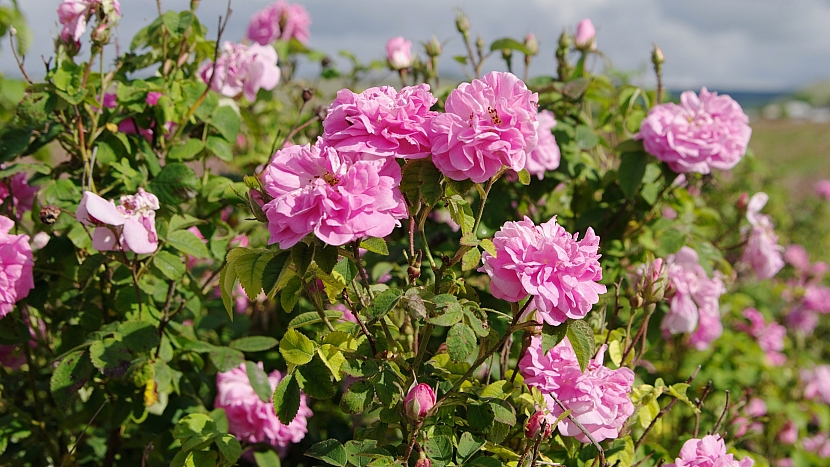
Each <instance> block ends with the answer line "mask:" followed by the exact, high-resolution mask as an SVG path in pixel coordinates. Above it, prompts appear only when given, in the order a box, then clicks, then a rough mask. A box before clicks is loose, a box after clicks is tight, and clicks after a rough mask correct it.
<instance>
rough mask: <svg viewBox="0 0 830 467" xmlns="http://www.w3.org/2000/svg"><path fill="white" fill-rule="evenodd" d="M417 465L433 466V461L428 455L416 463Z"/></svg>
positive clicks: (418, 466)
mask: <svg viewBox="0 0 830 467" xmlns="http://www.w3.org/2000/svg"><path fill="white" fill-rule="evenodd" d="M415 467H432V461H431V460H429V458H427V457H422V458H420V459H418V462H416V463H415Z"/></svg>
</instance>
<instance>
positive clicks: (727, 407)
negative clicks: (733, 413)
mask: <svg viewBox="0 0 830 467" xmlns="http://www.w3.org/2000/svg"><path fill="white" fill-rule="evenodd" d="M728 410H729V390H728V389H727V390H726V402H724V404H723V412H721V413H720V417H718V422H717V423H715V427H714V428H712V433H717V432H718V428H720V424H721V422H723V418H724V417H725V416H726V412H727V411H728Z"/></svg>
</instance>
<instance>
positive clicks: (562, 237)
mask: <svg viewBox="0 0 830 467" xmlns="http://www.w3.org/2000/svg"><path fill="white" fill-rule="evenodd" d="M578 236H579V234H573V235H571V234H570V233H568V232H566V231H565V229H564V228H563V227H562V226H561V225H559V224H557V223H556V217H555V216H554V217H553V218H551V219H550V220H549V221H548V222H545V223H544V224H541V225H538V226H537V225H535V224H534V223H533V221H532V220H530V218H528V217H525V218H524V220H521V221H518V222H506V223H505V224H504V225H503V226H502V228H501V229H499V231H498V232H496V235H495V237H494V238H493V245H494V246H495V248H496V252H497V256H495V257H494V256H492V255H491V254H490V253H487V252H485V253H484V254H483V255H482V261H483V263H484V265H483V266H482V267H481V268H480V269H479V271H480V272H486V273H487V275H489V276H490V293H492V294H493V296H494V297H496V298H500V299H502V300H507V301H509V302H518V301H520V300H522V299H523V298H525V297H526V296H528V295H531V296H532V297H533V298H532V299H533V308H535V309H536V310H537V316H538V318H539V319H541V320H542V321H543V322H545V323H548V324H551V325H554V326H558V325H560V324H562V323H564V322H565V321H566V320H567V319H568V318H571V319H582V318H584V317H585V315H586V314H588V312H589V311H591V307H592V306H593V305H594V304H596V303H597V302H599V294H603V293H605V292H606V288H605V286H604V285H602V284H600V283H599V282H598V281H600V280H601V279H602V268H601V267H600V264H599V258H600V255H599V254H598V253H597V251H598V249H599V237H597V236H596V235H594V230H593V229H592V228H590V227H589V228H588V230H587V232H585V238H583V239H582V240H577V239H578Z"/></svg>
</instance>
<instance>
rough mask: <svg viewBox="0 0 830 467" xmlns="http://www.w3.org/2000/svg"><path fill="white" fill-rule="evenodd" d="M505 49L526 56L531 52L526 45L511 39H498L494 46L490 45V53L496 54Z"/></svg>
mask: <svg viewBox="0 0 830 467" xmlns="http://www.w3.org/2000/svg"><path fill="white" fill-rule="evenodd" d="M504 49H509V50H516V51H519V52H521V53H523V54H525V55H530V51H529V50H528V49H527V46H526V45H524V44H522V43H521V42H519V41H517V40H515V39H511V38H509V37H503V38H501V39H496V40H495V41H493V43H492V44H490V52H495V51H499V50H504Z"/></svg>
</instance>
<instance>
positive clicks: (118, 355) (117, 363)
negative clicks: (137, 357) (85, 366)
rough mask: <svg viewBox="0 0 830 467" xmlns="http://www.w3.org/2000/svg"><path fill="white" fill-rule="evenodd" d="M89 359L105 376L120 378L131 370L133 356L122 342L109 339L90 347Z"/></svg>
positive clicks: (96, 342)
mask: <svg viewBox="0 0 830 467" xmlns="http://www.w3.org/2000/svg"><path fill="white" fill-rule="evenodd" d="M89 359H90V360H92V365H93V366H95V368H97V369H98V370H100V371H101V373H103V374H104V375H105V376H108V377H110V378H120V377H122V376H124V375H125V374H126V373H127V370H128V369H129V368H130V362H131V361H132V354H131V353H130V351H129V350H128V349H127V347H126V346H124V344H123V343H122V342H121V341H119V340H116V339H115V338H112V337H108V338H106V339H104V340H100V341H95V342H93V343H92V345H90V346H89Z"/></svg>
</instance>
